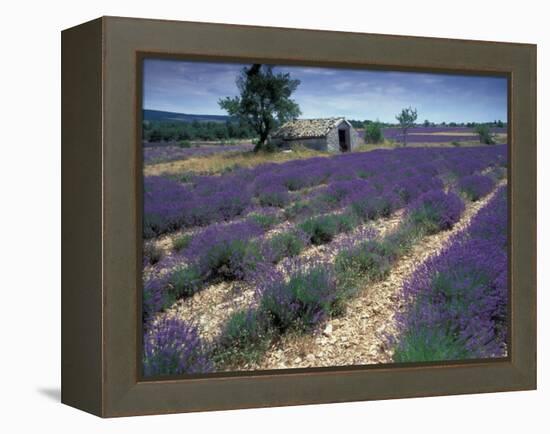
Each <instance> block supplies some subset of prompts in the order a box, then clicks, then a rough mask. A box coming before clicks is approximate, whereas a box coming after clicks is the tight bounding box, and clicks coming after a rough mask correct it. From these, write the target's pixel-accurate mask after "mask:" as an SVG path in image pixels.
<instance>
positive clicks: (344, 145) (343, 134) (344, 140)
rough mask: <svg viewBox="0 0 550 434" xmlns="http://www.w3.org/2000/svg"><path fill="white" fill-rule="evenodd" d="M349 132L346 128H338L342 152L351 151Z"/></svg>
mask: <svg viewBox="0 0 550 434" xmlns="http://www.w3.org/2000/svg"><path fill="white" fill-rule="evenodd" d="M347 136H348V135H347V134H346V130H344V129H342V130H338V143H339V145H340V151H341V152H348V151H349V143H348V140H347Z"/></svg>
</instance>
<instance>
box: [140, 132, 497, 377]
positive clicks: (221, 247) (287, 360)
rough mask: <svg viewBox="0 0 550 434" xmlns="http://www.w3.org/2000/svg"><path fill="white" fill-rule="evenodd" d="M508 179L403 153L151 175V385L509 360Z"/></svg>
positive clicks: (450, 157)
mask: <svg viewBox="0 0 550 434" xmlns="http://www.w3.org/2000/svg"><path fill="white" fill-rule="evenodd" d="M418 130H421V132H422V133H428V134H431V135H430V137H445V140H449V139H448V138H449V137H455V136H453V135H452V133H453V131H451V130H450V129H449V128H446V129H444V130H442V131H439V130H438V129H436V128H418ZM427 130H429V131H427ZM463 130H464V129H460V131H456V134H457V135H456V137H460V138H461V139H460V140H463V138H464V137H467V138H468V140H470V137H469V136H468V135H467V134H466V132H465V131H463ZM415 131H416V129H415ZM415 131H411V132H412V133H415V134H416V132H415ZM391 133H392V132H391V131H386V132H385V134H387V135H391ZM395 133H396V137H397V134H398V133H397V132H395ZM438 133H444V135H443V136H438V135H437V134H438ZM415 134H411V135H410V136H409V141H410V142H412V140H411V138H412V137H415ZM423 136H424V135H423V134H418V137H422V140H423V141H424V140H425V138H424V137H423ZM386 137H387V136H386ZM451 140H455V139H454V138H453V139H451ZM197 149H200V148H197ZM180 151H181V152H180ZM184 151H189V152H190V151H191V149H177V150H174V149H165V150H163V151H161V150H154V151H153V150H149V151H147V149H146V151H145V152H146V153H145V160H146V162H156V161H169V160H168V159H169V158H174V159H180V158H188V156H189V155H190V154H189V153H186V152H184ZM155 152H158V154H155ZM163 152H165V154H163ZM222 152H224V151H222ZM205 158H208V155H207V154H205ZM506 168H507V149H506V145H494V146H470V147H432V148H428V147H411V148H403V147H400V148H396V149H378V150H374V151H370V152H353V153H347V154H339V155H334V156H330V157H327V156H319V157H312V158H306V159H296V160H291V161H286V162H277V163H274V162H273V163H269V162H268V163H264V164H259V165H256V166H253V167H244V168H236V169H234V170H231V171H227V172H223V173H219V174H209V175H207V174H200V173H197V172H192V173H191V172H190V173H178V174H174V173H171V174H165V175H155V176H145V177H144V214H143V237H144V248H143V269H144V271H143V302H142V306H143V324H144V327H143V330H144V336H143V348H144V350H143V369H144V375H145V376H148V377H149V376H166V375H179V374H201V373H209V372H220V371H247V370H258V369H288V368H298V367H320V366H341V365H357V364H373V363H392V362H426V361H437V360H457V359H460V360H464V359H479V358H487V357H502V356H505V355H506V354H507V348H506V342H507V318H506V312H507V294H508V291H507V274H506V273H507V254H506V251H507V247H506V245H507V244H506V243H507V232H506V231H507V210H506V206H507V202H506V197H507V196H506V173H507V169H506Z"/></svg>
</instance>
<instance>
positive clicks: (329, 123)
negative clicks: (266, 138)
mask: <svg viewBox="0 0 550 434" xmlns="http://www.w3.org/2000/svg"><path fill="white" fill-rule="evenodd" d="M342 121H345V122H347V121H346V120H345V119H344V118H325V119H295V120H293V121H288V122H286V123H285V124H283V125H282V126H281V127H280V128H279V129H277V130H276V131H275V132H274V133H273V134H272V137H276V138H281V139H304V138H314V137H324V136H326V135H327V134H328V132H329V131H330V130H332V129H333V128H334V127H336V126H338V125H339V124H340V122H342Z"/></svg>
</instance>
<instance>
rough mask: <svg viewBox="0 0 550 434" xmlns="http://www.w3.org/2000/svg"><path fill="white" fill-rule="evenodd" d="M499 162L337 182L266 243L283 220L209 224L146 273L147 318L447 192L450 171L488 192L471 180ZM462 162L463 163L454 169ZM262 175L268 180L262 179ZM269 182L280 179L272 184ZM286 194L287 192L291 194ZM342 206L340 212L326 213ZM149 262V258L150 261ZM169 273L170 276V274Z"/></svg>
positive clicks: (256, 217)
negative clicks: (215, 285) (267, 233)
mask: <svg viewBox="0 0 550 434" xmlns="http://www.w3.org/2000/svg"><path fill="white" fill-rule="evenodd" d="M496 156H497V157H499V156H500V155H499V154H496ZM494 157H495V156H494V155H493V156H492V159H490V160H487V159H484V158H481V157H480V158H471V159H470V160H469V163H467V162H465V161H463V160H454V161H453V159H451V158H448V161H445V163H446V164H444V165H440V167H439V170H444V171H443V172H440V171H438V169H437V167H435V166H429V165H426V164H425V163H422V161H421V160H417V161H416V164H417V166H416V168H415V167H414V166H413V162H412V161H411V162H409V166H406V165H404V166H401V167H399V168H394V171H393V176H392V177H391V178H388V177H387V175H386V174H385V173H381V174H379V175H378V176H373V177H371V178H368V179H362V178H356V179H352V180H343V181H341V180H338V179H337V180H335V181H332V182H331V183H329V184H328V185H327V186H325V187H324V188H323V189H321V190H320V191H317V192H316V193H315V195H314V196H313V197H312V198H309V200H308V201H300V202H295V203H294V204H293V205H292V206H290V207H289V208H287V209H286V211H287V213H286V215H287V217H292V218H293V219H294V220H295V224H294V226H291V228H290V229H287V230H286V231H285V232H283V233H281V234H278V235H276V236H274V237H270V238H268V239H265V238H262V235H263V233H264V232H265V231H266V230H268V229H269V228H270V227H271V226H272V225H273V224H275V223H276V222H278V221H280V220H278V219H277V217H278V216H277V215H275V214H271V215H269V214H258V213H252V214H249V217H248V218H247V219H245V220H241V221H238V222H234V223H230V224H212V225H210V226H208V227H207V228H206V229H204V230H202V231H200V232H198V233H197V234H196V235H194V236H193V237H192V238H191V239H190V240H189V239H186V243H185V246H184V247H183V248H182V249H181V250H180V251H178V252H177V253H175V254H172V255H170V256H168V257H165V258H164V259H162V260H160V261H158V263H156V264H154V266H153V267H152V269H150V270H149V273H148V278H147V279H145V291H144V315H145V317H149V316H151V315H152V314H154V313H155V312H157V311H159V310H162V309H163V308H165V307H167V306H168V305H170V304H171V303H173V302H174V301H175V300H176V299H178V298H180V297H185V296H190V295H192V294H194V293H195V292H197V291H198V290H200V289H201V288H202V287H204V285H205V284H207V283H209V282H213V281H219V280H235V279H243V278H245V277H246V276H248V275H251V274H255V273H256V272H257V270H258V269H259V268H262V267H263V266H264V265H265V264H274V263H277V262H279V261H280V260H281V259H283V258H285V257H287V256H296V255H297V254H299V253H300V252H301V251H302V250H303V249H304V248H305V247H306V246H307V245H309V244H317V245H318V244H324V243H327V242H330V241H331V240H332V239H333V238H334V237H335V236H336V235H337V234H339V233H342V232H350V231H352V230H353V229H354V228H355V227H357V225H358V224H360V223H362V222H365V221H368V220H374V219H377V218H379V217H382V216H388V215H389V214H391V213H392V212H393V211H394V210H396V209H399V208H402V207H403V206H405V205H407V204H408V203H410V202H411V201H412V200H414V199H416V198H417V197H418V196H420V195H421V194H422V193H425V192H427V191H429V190H433V189H436V190H439V189H442V188H443V183H442V181H441V179H440V176H441V175H442V174H444V175H449V174H450V173H453V174H454V176H455V177H461V178H459V179H460V180H461V181H460V183H461V189H462V191H464V192H467V191H469V190H471V187H470V184H472V187H476V188H479V185H483V181H485V189H487V188H489V189H490V188H491V186H492V184H491V182H490V181H489V180H488V179H483V177H481V179H478V178H480V177H479V176H477V177H476V176H468V175H470V174H471V173H473V172H476V171H478V170H480V169H482V168H485V167H487V166H488V165H490V164H495V163H496V162H497V161H499V158H496V159H495V158H494ZM458 162H460V164H456V163H458ZM419 172H426V173H419ZM283 173H284V172H283ZM351 173H352V172H351ZM259 178H260V179H262V180H263V179H265V178H263V177H262V176H261V175H260V176H259ZM206 179H209V178H206ZM291 179H292V178H291ZM302 179H303V178H302ZM256 181H257V180H256ZM294 181H296V179H294ZM173 182H174V181H170V183H173ZM272 183H276V181H274V180H273V179H272ZM487 183H488V184H487ZM170 185H171V184H170ZM256 185H257V184H256ZM275 185H276V184H275ZM300 185H301V184H300ZM272 188H273V186H272V185H271V186H268V188H267V189H266V190H264V191H263V192H262V193H261V194H260V197H264V196H263V195H264V194H267V195H268V197H271V198H272V196H271V195H272V194H273V190H272ZM275 191H278V190H275ZM281 193H285V194H288V193H287V191H286V190H284V191H282V192H281ZM158 194H160V192H159V193H158ZM272 199H273V198H272ZM172 200H173V199H172ZM285 203H286V202H285ZM342 207H343V210H344V211H343V212H342V213H339V214H336V215H325V214H322V213H326V212H327V211H330V210H332V209H334V208H340V209H342ZM297 208H298V210H297ZM319 214H321V215H319ZM145 259H146V261H149V260H150V258H148V257H147V256H146V258H145ZM167 269H169V270H170V271H169V272H166V270H167Z"/></svg>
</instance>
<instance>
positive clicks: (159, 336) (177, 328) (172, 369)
mask: <svg viewBox="0 0 550 434" xmlns="http://www.w3.org/2000/svg"><path fill="white" fill-rule="evenodd" d="M209 359H210V357H209V354H208V349H207V348H206V346H205V345H204V344H203V343H202V342H201V339H200V337H199V332H198V330H197V328H196V327H194V326H193V325H191V324H188V323H186V322H185V321H183V320H181V319H178V318H174V317H168V316H162V317H160V318H159V319H158V320H156V321H153V322H152V323H149V324H148V325H147V327H146V329H145V334H144V337H143V375H144V376H145V377H151V376H167V375H179V374H198V373H207V372H210V371H211V370H212V368H213V366H212V364H211V362H210V361H209Z"/></svg>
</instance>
